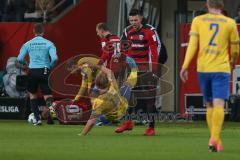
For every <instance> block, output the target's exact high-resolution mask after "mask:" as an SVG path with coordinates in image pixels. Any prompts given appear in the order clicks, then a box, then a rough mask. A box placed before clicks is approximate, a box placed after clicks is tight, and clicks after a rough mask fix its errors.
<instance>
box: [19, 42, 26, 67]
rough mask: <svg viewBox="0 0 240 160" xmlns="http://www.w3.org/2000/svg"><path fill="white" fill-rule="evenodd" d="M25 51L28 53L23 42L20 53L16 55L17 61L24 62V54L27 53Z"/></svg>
mask: <svg viewBox="0 0 240 160" xmlns="http://www.w3.org/2000/svg"><path fill="white" fill-rule="evenodd" d="M27 53H28V49H27V46H26V44H24V45H23V46H22V47H21V49H20V53H19V55H18V57H17V61H18V63H20V64H22V63H24V58H25V56H26V55H27Z"/></svg>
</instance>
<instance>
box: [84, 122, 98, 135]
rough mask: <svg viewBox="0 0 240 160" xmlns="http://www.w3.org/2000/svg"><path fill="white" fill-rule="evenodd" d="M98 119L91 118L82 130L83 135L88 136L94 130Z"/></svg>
mask: <svg viewBox="0 0 240 160" xmlns="http://www.w3.org/2000/svg"><path fill="white" fill-rule="evenodd" d="M96 120H97V118H96V117H94V118H90V119H89V120H88V121H87V124H86V125H85V127H84V128H83V130H82V133H81V135H83V136H86V135H87V134H88V132H89V131H90V130H91V129H92V127H93V126H94V124H95V123H96Z"/></svg>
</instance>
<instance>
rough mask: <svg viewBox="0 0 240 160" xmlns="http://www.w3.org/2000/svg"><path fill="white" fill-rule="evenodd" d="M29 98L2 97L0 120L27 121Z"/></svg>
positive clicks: (0, 100)
mask: <svg viewBox="0 0 240 160" xmlns="http://www.w3.org/2000/svg"><path fill="white" fill-rule="evenodd" d="M27 106H28V99H27V98H10V97H0V119H26V116H27V113H28V112H29V107H27Z"/></svg>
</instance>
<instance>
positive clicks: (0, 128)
mask: <svg viewBox="0 0 240 160" xmlns="http://www.w3.org/2000/svg"><path fill="white" fill-rule="evenodd" d="M82 128H83V126H78V125H52V126H49V125H46V124H43V126H40V127H37V126H33V125H30V124H28V123H27V122H26V121H5V120H1V121H0V160H88V159H92V160H115V159H116V160H118V159H119V160H123V159H125V160H131V159H135V160H152V159H156V160H174V159H176V160H188V159H189V160H208V159H209V160H210V159H211V160H224V159H225V160H239V159H240V123H229V122H228V123H225V124H224V128H223V142H224V147H225V150H224V152H222V153H209V152H208V150H207V141H208V130H207V128H206V124H205V122H189V123H180V122H179V123H159V124H158V125H157V127H156V131H157V135H156V136H154V137H144V136H142V134H143V132H144V130H145V128H146V126H136V127H135V128H134V130H133V131H130V132H126V133H123V134H115V133H114V129H115V128H116V126H101V127H94V128H93V130H92V131H91V132H90V134H89V135H88V136H86V137H80V136H77V134H78V133H80V131H81V129H82Z"/></svg>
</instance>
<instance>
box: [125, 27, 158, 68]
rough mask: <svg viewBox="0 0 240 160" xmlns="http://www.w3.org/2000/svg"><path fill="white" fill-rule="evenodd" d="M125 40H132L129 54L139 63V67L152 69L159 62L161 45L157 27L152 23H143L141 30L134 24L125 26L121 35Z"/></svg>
mask: <svg viewBox="0 0 240 160" xmlns="http://www.w3.org/2000/svg"><path fill="white" fill-rule="evenodd" d="M124 40H128V41H130V42H131V47H130V49H129V50H128V51H127V55H128V56H129V57H131V58H133V59H134V60H135V62H137V63H138V69H139V70H145V71H146V70H150V71H152V69H154V66H153V65H152V64H157V63H158V56H159V55H158V54H159V51H160V47H161V43H160V40H159V37H158V35H157V33H156V31H155V28H153V27H152V26H150V25H143V26H142V28H141V29H140V30H138V31H136V30H135V29H134V28H133V27H132V26H129V27H127V28H125V30H124V33H123V35H122V37H121V41H124ZM142 63H144V64H142Z"/></svg>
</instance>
